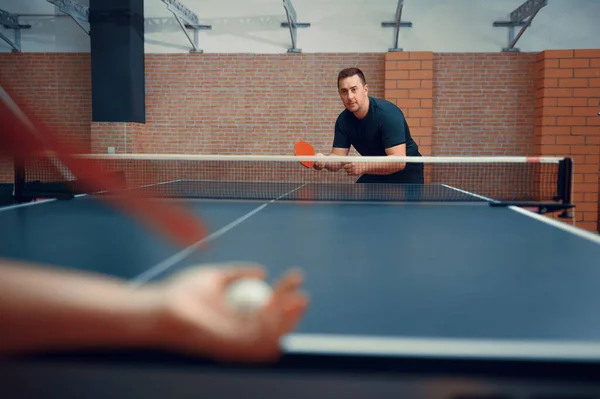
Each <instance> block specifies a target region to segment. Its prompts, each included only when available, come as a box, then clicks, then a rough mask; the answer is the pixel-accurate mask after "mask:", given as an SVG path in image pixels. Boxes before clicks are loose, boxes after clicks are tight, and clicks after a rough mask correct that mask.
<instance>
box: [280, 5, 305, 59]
mask: <svg viewBox="0 0 600 399" xmlns="http://www.w3.org/2000/svg"><path fill="white" fill-rule="evenodd" d="M283 8H284V9H285V14H286V16H287V22H282V23H281V27H282V28H289V29H290V37H291V39H292V47H290V48H288V51H287V52H288V53H301V52H302V50H301V49H299V48H297V47H296V43H297V39H296V30H297V28H308V27H310V23H306V22H298V19H297V16H296V10H295V9H294V5H293V4H292V1H291V0H283Z"/></svg>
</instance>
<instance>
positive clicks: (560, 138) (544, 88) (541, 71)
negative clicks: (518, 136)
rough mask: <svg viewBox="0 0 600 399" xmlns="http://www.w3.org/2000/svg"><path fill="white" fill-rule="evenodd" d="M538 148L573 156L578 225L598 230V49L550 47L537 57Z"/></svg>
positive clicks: (547, 153)
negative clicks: (559, 48)
mask: <svg viewBox="0 0 600 399" xmlns="http://www.w3.org/2000/svg"><path fill="white" fill-rule="evenodd" d="M536 87H537V95H536V105H535V108H536V122H535V152H536V153H537V154H538V155H543V156H565V157H572V158H573V160H574V176H573V202H574V203H575V205H576V209H575V216H576V217H575V222H576V225H577V226H579V227H582V228H584V229H586V230H590V231H595V232H597V231H598V219H599V212H600V210H599V206H598V201H599V194H598V191H599V189H600V116H598V112H599V111H600V105H599V104H600V50H551V51H544V52H541V53H540V54H539V55H538V58H537V82H536Z"/></svg>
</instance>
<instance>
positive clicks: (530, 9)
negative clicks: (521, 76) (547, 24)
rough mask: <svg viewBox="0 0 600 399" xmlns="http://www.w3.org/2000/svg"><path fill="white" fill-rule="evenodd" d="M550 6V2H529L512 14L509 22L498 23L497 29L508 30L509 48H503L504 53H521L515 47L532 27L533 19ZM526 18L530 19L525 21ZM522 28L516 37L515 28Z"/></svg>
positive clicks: (534, 0) (541, 0) (495, 24)
mask: <svg viewBox="0 0 600 399" xmlns="http://www.w3.org/2000/svg"><path fill="white" fill-rule="evenodd" d="M546 5H548V0H527V1H526V2H525V3H523V4H521V6H520V7H518V8H517V9H515V10H514V11H513V12H511V13H510V20H509V21H496V22H494V26H495V27H504V28H508V47H504V48H502V51H515V52H516V51H519V49H518V48H516V47H515V45H516V44H517V42H518V41H519V39H520V38H521V36H522V35H523V33H525V30H527V28H529V27H530V26H531V22H532V21H533V18H535V16H536V15H537V13H538V12H539V11H540V10H541V9H542V8H544V7H545V6H546ZM526 18H529V19H527V20H526V21H525V19H526ZM517 26H520V27H521V30H520V31H519V33H518V34H517V36H516V37H515V27H517Z"/></svg>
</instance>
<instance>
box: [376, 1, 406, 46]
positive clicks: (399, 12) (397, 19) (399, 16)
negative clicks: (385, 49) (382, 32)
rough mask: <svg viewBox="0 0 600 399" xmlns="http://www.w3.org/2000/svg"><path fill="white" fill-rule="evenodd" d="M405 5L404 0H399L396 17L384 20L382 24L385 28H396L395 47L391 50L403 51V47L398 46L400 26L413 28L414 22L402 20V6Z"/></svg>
mask: <svg viewBox="0 0 600 399" xmlns="http://www.w3.org/2000/svg"><path fill="white" fill-rule="evenodd" d="M403 7H404V0H398V5H397V6H396V17H395V19H394V20H393V21H389V22H382V23H381V26H382V27H383V28H394V47H391V48H390V49H389V51H402V49H401V48H399V47H398V36H399V35H400V27H401V26H404V27H407V28H412V22H402V8H403Z"/></svg>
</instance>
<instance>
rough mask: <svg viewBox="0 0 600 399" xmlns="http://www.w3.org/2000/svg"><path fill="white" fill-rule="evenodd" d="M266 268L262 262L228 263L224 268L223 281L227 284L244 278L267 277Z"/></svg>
mask: <svg viewBox="0 0 600 399" xmlns="http://www.w3.org/2000/svg"><path fill="white" fill-rule="evenodd" d="M266 274H267V273H266V271H265V268H264V267H263V266H262V265H260V264H253V263H239V264H238V263H228V264H227V267H226V268H225V269H223V282H224V284H225V285H228V284H231V283H233V282H235V281H236V280H239V279H242V278H257V279H261V280H262V279H265V277H266Z"/></svg>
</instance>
